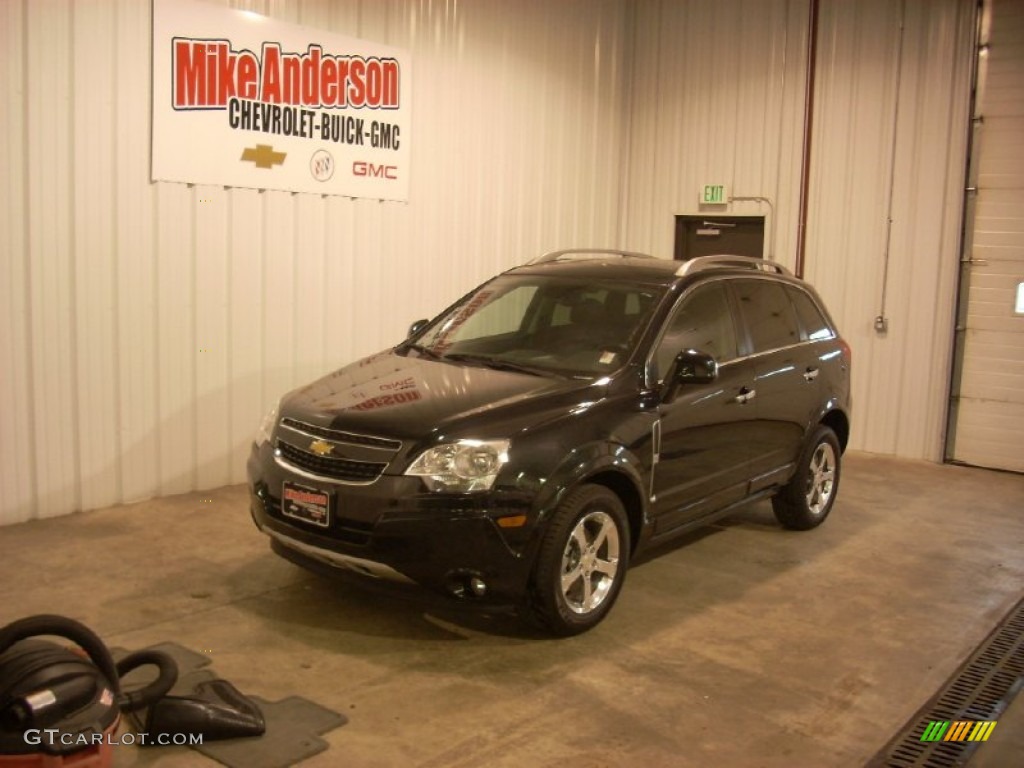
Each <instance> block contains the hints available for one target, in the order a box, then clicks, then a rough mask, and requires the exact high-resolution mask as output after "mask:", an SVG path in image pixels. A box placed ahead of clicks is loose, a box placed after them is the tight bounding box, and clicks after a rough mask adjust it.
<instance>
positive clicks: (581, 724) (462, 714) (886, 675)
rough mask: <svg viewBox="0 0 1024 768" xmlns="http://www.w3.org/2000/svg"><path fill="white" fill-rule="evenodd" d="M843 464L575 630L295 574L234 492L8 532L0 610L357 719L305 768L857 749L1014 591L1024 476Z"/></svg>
mask: <svg viewBox="0 0 1024 768" xmlns="http://www.w3.org/2000/svg"><path fill="white" fill-rule="evenodd" d="M844 469H845V474H844V477H843V482H842V488H841V491H840V495H839V499H838V502H837V504H836V507H835V509H834V511H833V513H832V517H831V519H830V520H829V521H828V522H827V523H826V524H825V525H824V526H823V527H822V528H820V529H818V530H816V531H812V532H809V533H793V532H787V531H784V530H782V529H781V528H779V527H778V526H777V525H776V524H775V521H774V518H773V517H772V514H771V509H770V506H769V504H767V503H761V504H757V505H754V506H752V507H750V508H748V509H747V510H745V511H743V512H741V513H740V514H738V515H737V516H735V517H734V518H732V519H730V520H728V521H726V522H725V523H723V524H720V525H717V526H715V527H713V528H709V529H707V530H706V531H703V532H701V533H700V534H698V535H692V536H690V537H688V538H686V539H684V540H682V541H680V542H679V543H678V544H676V545H674V546H671V547H668V548H666V549H665V550H664V551H663V552H662V553H660V554H659V556H658V557H655V558H653V559H650V560H648V561H647V562H644V563H641V564H638V565H636V566H635V567H634V568H633V569H632V570H631V571H630V572H629V578H628V579H627V581H626V585H625V588H624V590H623V593H622V595H621V597H620V599H619V603H618V605H617V606H616V607H615V610H614V611H613V612H612V614H611V615H610V617H609V618H608V620H607V621H605V623H604V624H602V625H601V626H600V627H599V628H598V629H596V630H595V631H593V632H591V633H589V634H586V635H584V636H581V637H577V638H573V639H568V640H549V639H545V638H543V637H538V636H536V635H534V634H531V633H530V632H529V631H528V630H524V629H523V628H521V627H520V626H519V625H518V624H517V623H516V622H514V621H513V620H511V619H509V618H495V619H488V618H486V617H474V616H468V617H464V616H459V615H458V614H454V615H449V614H447V613H445V614H439V613H437V612H436V611H426V610H424V606H423V605H421V604H416V603H410V602H408V601H403V600H399V599H394V598H387V597H383V596H381V595H378V594H375V593H373V592H368V591H366V590H364V589H361V588H359V587H357V586H354V585H352V584H350V583H345V582H342V583H335V582H333V581H327V580H324V579H321V578H319V577H316V576H313V575H311V574H307V573H306V572H304V571H302V570H300V569H299V568H296V567H295V566H292V565H290V564H289V563H287V562H285V561H283V560H281V559H279V558H277V557H276V556H274V555H273V554H272V553H271V552H270V550H269V548H268V545H267V542H266V540H265V539H264V537H263V536H261V535H259V534H258V533H257V532H256V530H255V528H254V527H253V526H252V524H251V522H250V520H249V513H248V510H247V498H246V491H245V488H244V487H241V486H235V487H230V488H223V489H219V490H216V491H212V492H206V493H196V494H189V495H185V496H178V497H175V498H168V499H158V500H155V501H149V502H144V503H140V504H135V505H131V506H125V507H117V508H113V509H107V510H102V511H97V512H90V513H85V514H79V515H74V516H71V517H65V518H59V519H54V520H45V521H37V522H32V523H27V524H23V525H17V526H10V527H6V528H3V529H0V580H2V581H0V583H2V584H3V601H2V607H0V623H6V622H8V621H10V620H12V619H14V618H19V617H21V616H25V615H29V614H33V613H42V612H47V613H60V614H66V615H70V616H73V617H75V618H77V619H79V620H81V621H83V622H85V623H86V624H88V625H90V626H91V627H93V628H94V629H95V630H96V631H97V632H98V633H99V634H100V635H101V636H102V637H104V639H105V640H106V641H107V643H108V644H109V645H118V646H122V647H125V648H129V649H136V648H141V647H144V646H147V645H151V644H156V643H159V642H164V641H174V642H177V643H180V644H182V645H184V646H187V647H189V648H191V649H193V650H197V651H203V652H206V653H209V654H210V656H211V658H212V660H213V667H214V669H215V670H216V671H217V672H218V673H219V674H220V675H222V676H223V677H226V678H227V679H229V680H231V681H232V682H233V683H234V684H235V685H236V686H237V687H238V688H239V689H240V690H242V691H244V692H246V693H249V694H253V695H258V696H260V697H262V698H264V699H268V700H277V699H280V698H283V697H286V696H290V695H300V696H303V697H306V698H308V699H311V700H313V701H315V702H317V703H319V704H322V705H323V706H326V707H328V708H330V709H334V710H336V711H339V712H341V713H343V714H345V715H346V716H347V717H348V718H349V719H350V722H349V723H348V724H347V725H345V726H344V727H341V728H339V729H337V730H334V731H331V732H329V733H328V734H327V735H326V739H327V740H328V742H329V743H330V745H331V746H330V749H328V750H327V751H326V752H323V753H321V754H320V755H318V756H316V757H313V758H311V759H310V760H308V761H307V762H305V763H303V765H304V766H310V767H311V768H312V767H314V766H336V765H345V766H353V767H354V768H363V767H364V766H423V767H427V766H489V767H491V766H510V767H512V766H514V767H515V768H521V766H555V765H563V764H565V763H569V762H571V763H572V764H573V765H574V766H583V767H586V766H633V765H643V766H645V768H651V767H652V766H663V765H664V766H668V765H671V766H710V765H714V766H786V767H787V768H789V767H790V766H794V765H800V766H807V765H815V766H854V765H863V764H864V762H865V761H866V760H867V759H869V758H870V757H871V756H872V755H873V754H874V753H875V752H876V751H877V750H878V749H879V748H880V747H882V746H883V745H884V744H885V743H886V742H887V741H888V740H889V738H890V737H891V736H892V735H893V733H894V732H895V731H897V730H898V729H899V728H900V727H901V726H902V725H903V724H904V722H905V721H906V720H907V719H908V718H909V717H910V716H911V715H912V714H913V713H914V712H915V711H916V710H917V708H918V707H919V706H920V705H921V704H922V703H924V701H925V700H927V699H928V698H929V697H930V696H931V695H932V694H933V693H934V692H935V691H936V689H937V688H938V687H939V686H940V685H941V684H942V683H943V682H944V681H945V680H946V678H947V677H948V676H949V675H950V674H951V673H952V672H953V671H954V670H955V668H956V667H957V666H958V664H959V663H960V662H961V661H962V660H963V659H964V658H965V657H966V656H967V655H968V654H969V653H970V652H971V651H972V649H974V647H975V646H976V645H977V644H978V643H979V642H980V641H981V640H982V639H983V638H984V637H985V636H986V634H987V633H988V632H989V631H990V629H991V628H992V627H993V626H994V625H995V624H996V623H997V622H998V620H999V619H1000V618H1001V617H1002V616H1003V615H1004V613H1006V612H1007V611H1008V610H1009V609H1010V608H1011V607H1012V606H1013V605H1014V604H1015V603H1016V601H1017V600H1018V599H1020V597H1021V596H1022V594H1024V477H1022V476H1019V475H1011V474H1004V473H998V472H990V471H985V470H979V469H971V468H964V467H954V466H941V465H935V464H929V463H923V462H909V461H896V460H892V459H888V458H881V457H876V456H872V455H867V454H851V455H849V456H847V457H846V464H845V468H844ZM1018 719H1019V718H1018ZM1018 743H1019V742H1018ZM987 747H988V745H987V744H986V745H982V748H981V751H980V752H979V755H980V754H982V753H984V751H985V749H986V748H987ZM114 751H115V765H118V766H160V767H161V768H163V767H164V766H167V767H168V768H171V767H174V766H202V765H210V766H213V765H216V763H214V762H212V761H208V760H207V759H206V758H203V757H202V756H200V755H198V754H197V753H195V752H191V751H189V750H187V749H185V748H183V747H174V748H166V749H163V750H145V751H143V750H138V749H136V748H135V747H128V746H119V747H115V748H114Z"/></svg>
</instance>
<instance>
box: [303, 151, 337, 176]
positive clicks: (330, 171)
mask: <svg viewBox="0 0 1024 768" xmlns="http://www.w3.org/2000/svg"><path fill="white" fill-rule="evenodd" d="M309 172H310V173H311V174H312V175H313V178H314V179H316V180H317V181H327V180H328V179H330V178H331V176H333V175H334V158H333V157H331V153H330V152H328V151H327V150H326V149H318V150H317V151H316V152H314V153H313V157H312V158H311V159H310V161H309Z"/></svg>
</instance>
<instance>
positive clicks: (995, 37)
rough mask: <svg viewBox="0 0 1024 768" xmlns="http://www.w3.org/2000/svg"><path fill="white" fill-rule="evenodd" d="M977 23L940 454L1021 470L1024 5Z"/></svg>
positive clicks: (1012, 3)
mask: <svg viewBox="0 0 1024 768" xmlns="http://www.w3.org/2000/svg"><path fill="white" fill-rule="evenodd" d="M983 22H984V25H985V26H984V29H983V35H984V34H986V32H987V34H988V35H989V36H988V38H987V40H986V39H985V38H983V41H984V42H987V45H986V46H982V48H981V49H980V53H979V60H978V67H979V68H978V89H977V101H976V106H975V115H976V117H975V123H974V124H975V134H974V141H973V149H972V160H971V171H970V174H969V176H970V182H969V186H970V187H971V188H972V189H969V190H968V193H969V197H968V205H967V221H966V225H965V242H964V255H963V271H962V274H961V287H960V291H961V296H960V311H959V319H958V327H957V331H958V334H957V356H956V368H955V371H954V380H953V391H952V402H951V408H950V428H949V433H948V434H949V440H948V442H947V451H946V454H947V458H949V459H952V460H954V461H960V462H964V463H967V464H974V465H977V466H983V467H993V468H997V469H1007V470H1012V471H1015V472H1024V306H1020V302H1021V301H1024V295H1022V294H1024V88H1022V87H1021V83H1022V82H1024V81H1022V79H1021V73H1022V72H1024V5H1022V4H1021V3H1020V2H1019V0H986V2H985V7H984V11H983Z"/></svg>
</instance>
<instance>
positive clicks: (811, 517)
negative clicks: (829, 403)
mask: <svg viewBox="0 0 1024 768" xmlns="http://www.w3.org/2000/svg"><path fill="white" fill-rule="evenodd" d="M841 456H842V449H841V448H840V447H839V439H838V438H837V437H836V433H835V432H833V431H832V430H831V429H830V428H829V427H826V426H824V425H821V426H819V427H818V428H817V429H816V430H815V431H814V432H813V433H812V435H811V439H810V440H808V441H807V445H806V446H805V448H804V451H803V453H802V454H801V456H800V461H799V462H798V463H797V468H796V474H795V475H793V478H792V479H791V480H790V481H789V483H788V484H787V485H785V486H784V487H783V488H782V490H780V491H779V493H778V494H777V495H776V496H775V497H774V498H773V499H772V509H774V511H775V517H776V518H777V519H778V521H779V522H780V523H782V525H783V526H784V527H786V528H789V529H791V530H795V531H806V530H810V529H811V528H815V527H817V526H819V525H821V524H822V522H824V520H825V518H826V517H828V513H829V512H831V511H832V505H833V504H834V503H835V500H836V494H837V493H838V491H839V469H840V457H841Z"/></svg>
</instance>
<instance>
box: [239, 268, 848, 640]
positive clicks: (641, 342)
mask: <svg viewBox="0 0 1024 768" xmlns="http://www.w3.org/2000/svg"><path fill="white" fill-rule="evenodd" d="M849 409H850V348H849V346H848V345H847V344H846V342H844V341H843V340H842V339H841V338H840V336H839V334H838V333H837V331H836V328H835V325H834V324H833V323H832V321H831V319H830V318H829V315H828V313H827V311H826V310H825V307H824V305H823V304H822V301H821V299H820V298H819V297H818V295H817V294H816V293H815V292H814V290H813V289H812V288H811V287H810V286H808V285H807V284H806V283H804V282H802V281H801V280H798V279H796V278H794V277H792V276H791V275H790V274H789V272H788V271H787V270H786V269H784V268H783V267H781V266H779V265H777V264H774V263H772V262H768V261H764V260H761V259H750V258H743V257H737V256H708V257H701V258H697V259H693V260H692V261H688V262H672V261H666V260H663V259H656V258H652V257H649V256H644V255H642V254H634V253H628V252H619V251H616V252H609V251H602V250H587V251H558V252H556V253H551V254H548V255H546V256H544V257H542V258H541V259H539V260H537V261H536V262H532V263H530V264H527V265H526V266H522V267H518V268H515V269H511V270H509V271H507V272H505V273H503V274H501V275H499V276H497V277H495V278H493V279H492V280H490V281H488V282H486V283H484V284H483V285H482V286H480V287H479V288H477V289H476V290H474V291H472V292H471V293H469V294H467V295H466V296H464V297H463V298H462V299H460V300H459V301H458V302H456V303H455V304H454V305H452V306H451V307H450V308H448V309H447V310H445V311H444V312H442V313H441V314H440V315H439V316H438V317H437V318H435V319H434V320H431V321H426V320H424V321H420V322H417V323H415V324H414V325H413V327H412V329H411V331H410V334H409V337H408V338H407V339H406V340H405V341H404V342H402V343H401V344H399V345H398V346H397V347H394V348H393V349H388V350H385V351H383V352H380V353H378V354H375V355H372V356H370V357H367V358H365V359H363V360H359V361H358V362H355V363H352V364H351V365H348V366H346V367H344V368H341V369H340V370H338V371H335V372H334V373H331V374H329V375H328V376H325V377H324V378H322V379H320V380H318V381H315V382H313V383H311V384H309V385H308V386H305V387H302V388H301V389H297V390H295V391H293V392H291V393H289V394H288V395H286V396H285V397H284V398H283V399H282V400H281V402H280V404H279V406H278V407H277V408H276V409H274V411H272V412H271V413H270V414H268V416H267V418H266V419H265V420H264V423H263V426H262V427H261V429H260V433H259V437H258V439H257V441H256V443H255V444H254V446H253V449H252V455H251V456H250V458H249V462H248V473H249V480H250V485H251V492H252V515H253V518H254V520H255V522H256V525H257V526H258V527H259V528H260V530H262V531H263V532H264V533H266V534H268V535H269V536H270V538H271V543H272V546H273V548H274V550H275V551H276V552H278V553H279V554H281V555H283V556H285V557H288V558H289V559H291V560H293V561H295V562H298V563H300V564H302V565H306V566H308V567H311V568H314V569H319V568H318V566H320V565H322V564H324V563H326V564H329V565H333V566H337V567H340V568H345V569H349V570H354V571H357V572H360V573H363V574H365V575H368V576H373V577H378V578H385V579H392V580H396V581H404V582H414V583H416V584H419V585H421V586H423V587H426V588H428V589H432V590H435V591H439V592H441V593H444V594H447V595H450V596H452V597H454V598H457V599H460V600H463V601H469V602H477V603H481V604H488V605H494V604H502V605H516V606H520V607H524V608H527V609H528V610H529V611H530V612H531V613H532V614H533V615H534V616H535V617H536V618H538V619H539V620H540V622H541V623H542V624H543V625H545V626H546V627H547V628H548V629H549V630H550V631H552V632H554V633H556V634H562V635H569V634H575V633H578V632H582V631H585V630H587V629H589V628H591V627H593V626H594V625H595V624H597V623H598V622H599V621H601V619H602V618H604V616H605V615H606V614H607V613H608V611H609V610H610V609H611V607H612V604H613V603H614V601H615V598H616V596H617V595H618V593H619V590H620V589H621V588H622V583H623V580H624V579H625V577H626V569H627V566H628V564H629V562H630V559H631V558H635V557H636V556H637V555H638V554H639V553H640V552H641V551H642V550H644V549H645V548H648V547H650V546H651V545H652V544H656V543H658V542H661V541H663V540H665V539H666V538H667V537H670V536H674V535H676V534H679V533H680V532H683V531H686V530H688V529H692V528H693V527H695V526H698V525H703V524H706V523H707V522H709V521H710V520H712V519H714V518H716V517H719V516H721V515H723V514H726V513H728V512H729V511H730V510H732V509H734V508H736V507H737V506H739V505H741V504H746V503H748V502H750V501H752V500H755V499H762V498H765V497H768V496H772V497H773V506H774V510H775V514H776V516H777V517H778V519H779V521H780V522H781V523H782V525H784V526H786V527H787V528H794V529H807V528H813V527H814V526H816V525H818V524H819V523H821V521H822V520H824V519H825V517H826V516H827V515H828V513H829V510H830V509H831V508H832V505H833V503H834V502H835V498H836V492H837V490H838V487H839V467H840V456H841V454H842V452H843V450H844V449H845V447H846V443H847V438H848V435H849V425H850V420H849V418H850V417H849Z"/></svg>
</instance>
